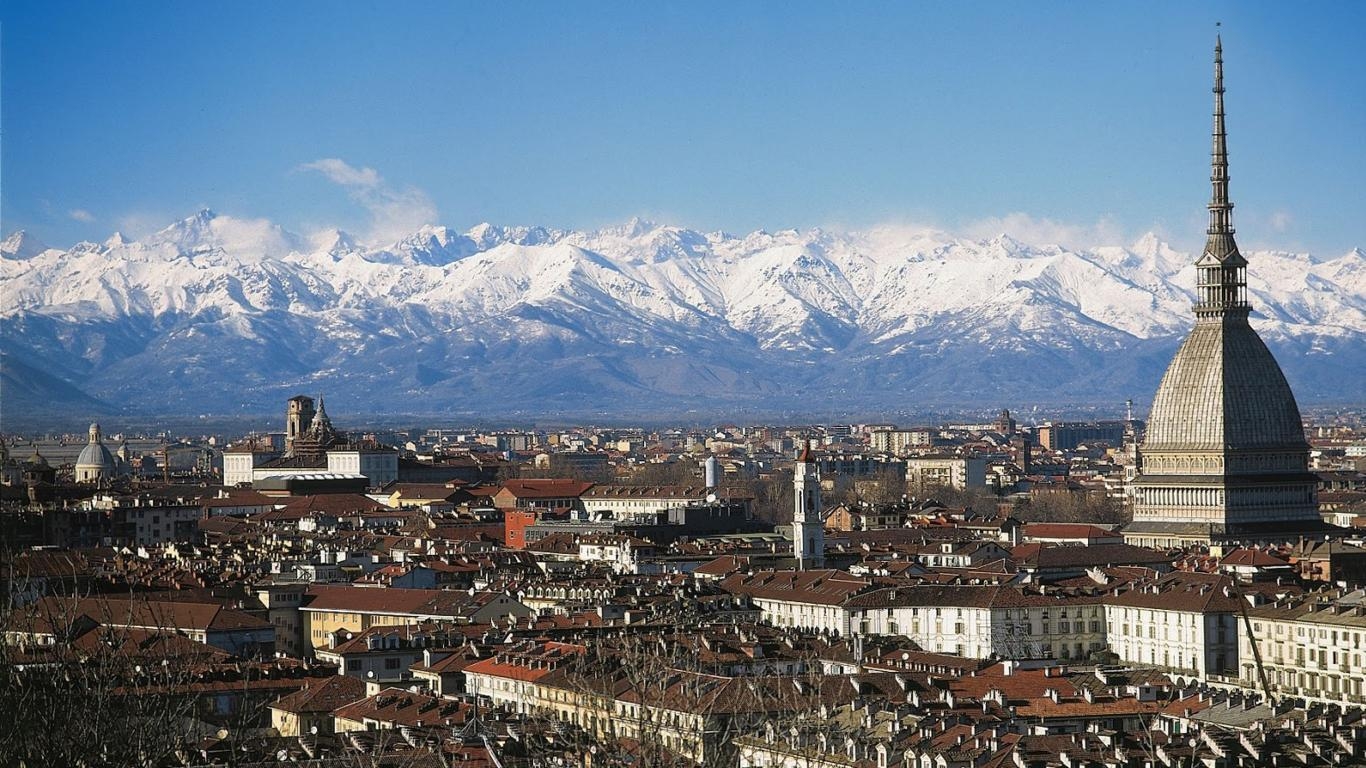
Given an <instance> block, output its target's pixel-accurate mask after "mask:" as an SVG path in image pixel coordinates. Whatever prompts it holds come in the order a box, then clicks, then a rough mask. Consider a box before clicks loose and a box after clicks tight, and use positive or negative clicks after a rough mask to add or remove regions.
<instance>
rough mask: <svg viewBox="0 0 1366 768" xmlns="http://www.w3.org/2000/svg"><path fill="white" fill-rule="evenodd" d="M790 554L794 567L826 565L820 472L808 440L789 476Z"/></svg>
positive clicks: (803, 568) (804, 568)
mask: <svg viewBox="0 0 1366 768" xmlns="http://www.w3.org/2000/svg"><path fill="white" fill-rule="evenodd" d="M792 491H793V493H792V497H793V500H794V501H793V503H794V505H795V506H794V508H793V510H792V556H793V557H794V558H796V560H797V567H798V568H799V569H801V570H806V568H807V566H810V567H812V568H820V567H822V566H824V565H825V519H824V517H822V515H821V512H822V511H823V510H822V509H821V471H820V468H818V467H817V466H816V460H815V459H814V458H813V457H812V456H811V443H810V442H807V443H806V444H805V445H803V446H802V450H801V453H799V454H797V465H796V467H795V469H794V471H793V475H792Z"/></svg>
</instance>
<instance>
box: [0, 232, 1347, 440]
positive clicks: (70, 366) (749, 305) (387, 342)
mask: <svg viewBox="0 0 1366 768" xmlns="http://www.w3.org/2000/svg"><path fill="white" fill-rule="evenodd" d="M40 248H41V250H39V249H40ZM1248 256H1249V261H1250V262H1251V267H1250V268H1249V293H1250V296H1251V299H1252V302H1253V304H1254V307H1255V309H1256V315H1255V316H1254V325H1255V326H1256V327H1257V328H1258V331H1259V332H1260V333H1261V334H1262V335H1263V337H1264V338H1265V339H1266V340H1267V341H1268V343H1269V344H1270V345H1271V346H1272V348H1273V350H1275V352H1276V354H1277V358H1278V360H1279V361H1280V362H1281V365H1282V367H1283V368H1285V369H1286V373H1287V376H1288V377H1289V378H1290V380H1291V382H1292V384H1293V385H1295V386H1296V392H1297V395H1298V396H1299V397H1300V399H1301V400H1302V401H1315V400H1324V399H1334V400H1340V401H1360V400H1362V399H1366V384H1363V383H1362V382H1363V381H1366V254H1363V252H1362V251H1361V250H1360V249H1353V250H1352V251H1349V252H1348V253H1346V254H1343V255H1341V256H1338V257H1334V258H1328V259H1321V258H1319V259H1316V258H1313V257H1310V256H1308V255H1306V254H1295V253H1290V252H1279V251H1270V252H1256V253H1250V254H1248ZM1193 261H1194V256H1193V255H1191V254H1183V253H1181V252H1179V251H1177V250H1175V249H1173V248H1172V247H1171V246H1170V245H1168V244H1166V243H1164V242H1162V241H1161V240H1160V238H1158V237H1157V236H1155V235H1152V234H1148V235H1145V236H1143V237H1141V238H1139V239H1138V240H1136V241H1135V242H1134V243H1132V244H1131V245H1129V246H1114V245H1098V246H1094V247H1091V248H1086V249H1070V248H1065V247H1062V246H1059V245H1056V244H1043V245H1037V244H1028V243H1025V242H1022V241H1020V240H1017V239H1015V238H1014V237H1012V236H1010V235H1009V234H1008V233H1001V234H999V235H997V236H995V237H992V238H989V239H985V240H974V239H970V238H964V237H957V236H954V235H951V234H949V233H946V232H943V231H939V230H934V229H928V228H926V229H920V228H914V227H881V228H874V229H870V230H865V231H852V232H835V231H828V230H822V229H810V230H805V231H799V230H783V231H779V232H772V233H770V232H766V231H762V230H760V231H756V232H751V233H748V234H745V235H731V234H727V233H724V232H700V231H696V230H691V229H686V228H682V227H676V226H671V225H662V224H656V223H653V222H647V221H643V220H640V219H633V220H631V221H630V222H627V223H625V224H624V225H619V226H615V227H605V228H602V229H599V230H594V231H578V230H559V229H551V228H543V227H500V226H496V225H492V224H481V225H478V226H476V227H473V228H471V229H469V230H467V231H466V232H463V233H461V232H456V231H455V230H452V229H449V228H447V227H442V226H424V227H422V228H421V229H419V230H418V231H416V232H414V233H412V234H410V235H409V236H407V237H404V238H402V239H400V240H398V241H396V242H394V243H391V244H389V245H385V246H380V247H367V246H364V245H361V244H360V243H358V242H357V241H356V240H355V238H353V237H352V236H350V235H348V234H347V233H345V232H341V231H338V230H331V231H329V232H324V233H317V234H315V235H314V236H312V237H311V238H310V237H302V236H299V235H297V234H294V233H291V232H288V231H287V230H285V229H284V228H282V227H280V226H278V225H276V224H274V223H272V222H269V221H267V220H262V219H240V218H235V217H231V216H223V215H219V214H215V213H213V212H212V211H208V210H204V211H200V212H198V213H196V214H195V215H193V216H191V217H188V218H186V219H183V220H181V221H179V222H175V223H173V224H172V225H170V226H168V227H167V228H165V229H163V230H161V231H160V232H157V233H154V234H153V235H150V236H148V237H145V238H142V239H141V240H129V239H127V238H125V237H122V236H119V235H117V234H116V235H115V236H113V237H111V238H110V239H108V240H107V241H105V242H104V243H98V244H97V243H86V242H83V243H78V244H76V245H74V246H72V247H71V248H68V249H65V250H62V249H53V248H48V247H45V246H41V245H40V244H37V243H36V240H34V239H33V238H32V237H31V236H29V235H25V234H23V233H17V232H16V233H14V234H11V235H10V236H9V237H7V238H6V239H5V240H4V242H3V244H0V268H3V271H2V272H0V290H3V292H4V295H5V296H6V297H7V299H6V303H5V305H4V307H3V308H0V317H3V318H4V319H5V328H6V329H7V331H6V333H4V334H3V335H0V345H3V346H0V351H3V352H4V353H5V356H6V357H5V362H6V364H7V365H9V366H22V370H23V372H24V376H23V377H22V379H23V380H24V381H29V382H62V383H64V384H65V385H67V386H69V387H71V388H72V389H71V390H70V391H67V390H63V391H67V392H68V395H69V397H66V398H65V399H64V398H56V399H55V400H54V401H53V402H52V404H51V406H52V408H53V409H56V408H62V407H66V405H67V404H71V405H77V404H78V403H79V404H83V405H84V406H89V405H90V404H91V403H108V404H110V407H112V408H121V409H126V410H130V411H139V410H147V409H150V408H153V407H159V408H168V409H172V410H179V412H182V413H189V412H203V411H205V410H208V411H212V412H215V413H225V414H230V413H243V412H251V411H258V410H259V411H263V412H270V411H273V410H276V409H277V407H278V401H279V400H280V399H281V398H282V397H286V396H288V395H289V394H293V393H294V392H295V391H296V390H307V391H316V390H325V391H326V392H327V393H328V396H329V398H330V399H333V400H334V401H336V402H339V403H340V402H344V401H346V400H348V399H350V400H352V401H353V403H352V406H353V407H352V408H351V410H355V411H361V412H367V413H377V414H382V413H388V412H396V411H404V412H415V411H418V410H420V411H428V412H432V413H442V412H464V411H480V412H489V413H499V412H504V411H510V410H516V411H518V412H545V413H556V412H565V411H575V412H586V411H598V410H602V409H611V408H613V407H617V408H620V407H626V406H629V407H632V408H639V409H643V410H647V411H653V412H659V411H661V410H665V411H680V412H682V411H688V410H697V409H707V408H712V409H715V410H717V411H723V410H726V409H731V408H744V409H756V408H757V409H768V410H775V411H777V410H787V409H789V408H796V409H798V410H800V409H801V403H802V402H809V403H812V404H813V406H814V405H815V404H817V403H819V404H820V405H821V407H823V408H829V407H833V408H836V409H838V408H843V407H847V408H849V409H851V410H852V409H857V410H860V411H861V412H873V411H877V410H879V409H885V410H895V409H897V408H899V407H901V406H905V405H908V404H923V405H942V404H945V403H960V404H971V403H984V404H989V403H991V402H1020V401H1022V400H1028V399H1040V398H1042V399H1045V400H1047V399H1049V398H1053V399H1059V398H1066V399H1068V400H1070V401H1096V402H1100V401H1109V400H1113V401H1115V402H1120V401H1122V400H1123V399H1125V398H1126V397H1133V398H1134V399H1135V400H1137V401H1139V402H1145V401H1146V400H1147V399H1149V398H1150V397H1151V395H1152V392H1153V390H1154V389H1155V388H1156V383H1157V379H1158V377H1160V375H1161V372H1162V370H1163V369H1164V368H1165V365H1166V361H1167V359H1169V356H1170V354H1171V351H1172V350H1174V349H1175V346H1176V344H1177V343H1179V341H1180V339H1181V337H1182V336H1183V334H1184V332H1185V330H1186V329H1187V328H1188V327H1189V326H1190V323H1191V321H1192V319H1193V318H1192V316H1191V313H1190V309H1189V307H1190V301H1191V298H1192V291H1191V286H1192V285H1193V283H1194V269H1193V267H1192V262H1193ZM55 387H56V385H55V384H54V385H51V387H50V388H55ZM11 389H12V391H14V388H11ZM30 389H33V390H34V391H33V392H29V393H27V394H24V395H23V397H20V398H19V402H20V403H21V405H22V406H23V407H25V408H30V407H37V408H42V407H43V403H42V400H43V397H42V395H43V387H42V386H38V385H35V386H34V387H30ZM147 391H155V392H157V393H159V394H158V398H157V399H156V400H155V401H154V402H147V400H146V398H145V396H144V394H143V393H145V392H147ZM76 392H79V393H80V395H76V394H74V393H76ZM6 399H7V400H9V401H10V403H11V404H14V403H15V402H16V400H15V399H14V398H6ZM416 405H424V406H426V407H424V408H415V406H416ZM7 410H9V408H7Z"/></svg>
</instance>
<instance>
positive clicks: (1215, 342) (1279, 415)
mask: <svg viewBox="0 0 1366 768" xmlns="http://www.w3.org/2000/svg"><path fill="white" fill-rule="evenodd" d="M1304 446H1305V439H1304V428H1303V426H1302V424H1301V421H1300V409H1299V406H1297V405H1296V403H1295V395H1294V393H1292V392H1291V391H1290V385H1289V384H1288V383H1286V380H1285V374H1283V373H1282V372H1281V367H1280V366H1279V365H1277V363H1276V358H1275V357H1273V356H1272V355H1271V350H1269V349H1267V347H1266V344H1265V343H1263V342H1262V340H1261V338H1260V337H1259V336H1258V335H1257V332H1256V331H1254V330H1253V329H1252V327H1251V326H1249V325H1248V323H1247V320H1246V319H1245V318H1244V317H1227V318H1222V321H1220V319H1211V320H1204V319H1202V320H1200V321H1197V322H1196V324H1195V327H1194V328H1193V329H1192V330H1191V332H1190V335H1189V336H1187V337H1186V340H1185V342H1184V343H1182V345H1181V349H1180V350H1178V351H1177V353H1176V357H1174V358H1172V362H1171V365H1169V366H1168V367H1167V373H1166V374H1165V375H1164V376H1163V377H1162V383H1161V384H1160V385H1159V386H1158V388H1157V395H1156V396H1155V397H1154V398H1153V408H1152V412H1151V414H1150V415H1149V417H1148V432H1147V436H1146V439H1145V440H1144V448H1145V449H1146V450H1152V449H1154V448H1175V449H1223V448H1250V449H1257V448H1303V447H1304Z"/></svg>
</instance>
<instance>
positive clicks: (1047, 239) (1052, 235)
mask: <svg viewBox="0 0 1366 768" xmlns="http://www.w3.org/2000/svg"><path fill="white" fill-rule="evenodd" d="M962 231H963V233H964V234H965V235H967V236H968V237H972V238H976V239H979V240H986V239H989V238H992V237H995V236H997V235H999V234H1002V233H1004V234H1007V235H1010V236H1011V237H1013V238H1015V239H1016V240H1019V241H1021V242H1024V243H1029V244H1030V245H1062V246H1065V247H1068V248H1094V247H1096V246H1101V245H1124V244H1125V243H1127V242H1129V240H1130V239H1131V238H1130V237H1129V236H1128V235H1127V234H1126V233H1125V231H1124V228H1123V227H1121V226H1120V224H1119V222H1117V221H1116V220H1115V219H1114V218H1113V217H1111V216H1102V217H1101V218H1100V219H1098V220H1096V221H1095V222H1094V223H1092V224H1070V223H1066V222H1061V221H1054V220H1053V219H1041V218H1036V217H1034V216H1030V215H1029V214H1027V213H1018V212H1017V213H1010V214H1006V215H1005V216H992V217H989V218H985V219H978V220H977V221H972V222H968V223H967V224H966V225H964V226H963V227H962Z"/></svg>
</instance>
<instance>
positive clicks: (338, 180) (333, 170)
mask: <svg viewBox="0 0 1366 768" xmlns="http://www.w3.org/2000/svg"><path fill="white" fill-rule="evenodd" d="M299 170H303V171H317V172H318V173H321V174H322V175H323V176H324V177H325V178H326V179H327V180H328V181H330V182H332V183H333V184H336V185H338V186H340V187H343V188H344V189H346V192H347V194H348V195H350V196H351V199H352V200H355V201H356V202H357V203H359V204H360V205H361V207H363V208H365V210H366V211H367V212H369V214H370V228H369V231H368V232H367V233H366V234H365V239H366V240H369V241H370V242H371V244H375V245H385V244H388V243H392V242H394V241H395V240H398V239H400V238H402V237H404V236H405V235H409V234H412V233H413V232H414V231H416V230H417V229H418V228H419V227H421V226H423V225H424V224H435V223H436V221H437V211H436V205H435V204H434V203H433V202H432V200H431V198H430V197H428V196H427V193H426V192H423V191H422V190H420V189H418V188H416V187H404V188H402V189H396V188H394V187H391V186H390V185H389V184H388V183H386V182H385V181H384V178H383V177H382V176H380V175H379V172H378V171H376V170H375V169H374V168H357V167H355V166H353V165H351V164H350V163H347V162H346V161H345V160H341V159H338V158H335V157H325V158H322V159H320V160H314V161H313V162H311V163H304V164H303V165H301V166H299Z"/></svg>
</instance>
